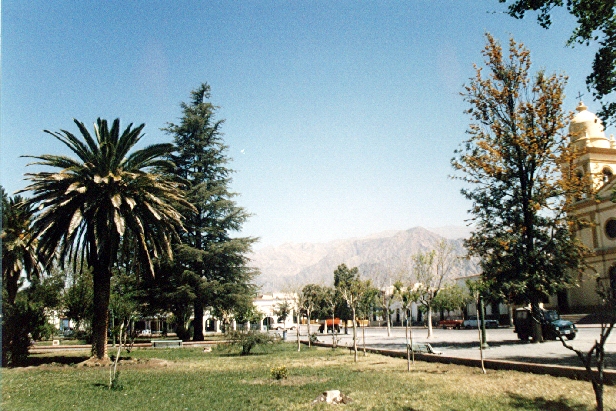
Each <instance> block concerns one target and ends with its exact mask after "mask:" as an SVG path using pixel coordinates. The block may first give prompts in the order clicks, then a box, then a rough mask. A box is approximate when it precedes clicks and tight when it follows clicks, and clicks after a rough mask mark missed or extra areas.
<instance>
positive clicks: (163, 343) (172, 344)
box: [152, 340, 182, 348]
mask: <svg viewBox="0 0 616 411" xmlns="http://www.w3.org/2000/svg"><path fill="white" fill-rule="evenodd" d="M152 347H154V348H180V347H182V340H152Z"/></svg>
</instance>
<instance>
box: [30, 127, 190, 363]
mask: <svg viewBox="0 0 616 411" xmlns="http://www.w3.org/2000/svg"><path fill="white" fill-rule="evenodd" d="M75 124H76V125H77V127H78V129H79V131H80V133H81V139H79V138H78V137H77V136H75V135H73V134H72V133H70V132H68V131H66V130H62V131H60V132H50V131H47V130H45V132H46V133H48V134H50V135H52V136H53V137H55V138H56V139H58V140H59V141H61V142H62V143H63V144H65V145H66V146H67V147H68V148H69V149H70V150H71V151H72V152H73V154H75V155H76V156H77V158H71V157H68V156H56V155H42V156H34V157H32V158H34V159H37V160H38V161H37V162H35V163H34V164H38V165H42V166H48V167H53V168H57V169H59V170H58V171H53V172H43V171H41V172H37V173H29V174H27V175H26V176H27V178H28V179H30V180H31V182H32V183H31V184H30V185H29V186H28V187H26V188H25V190H24V191H31V192H32V193H33V197H32V198H31V199H30V200H28V201H27V203H26V204H27V205H28V206H30V207H33V208H36V209H38V208H39V207H40V209H41V212H40V213H39V214H37V215H36V217H35V220H34V223H33V228H32V232H33V236H34V237H36V238H38V240H39V243H38V250H39V251H40V252H41V254H42V255H43V256H44V258H45V262H47V263H49V262H50V261H51V260H52V258H53V257H54V256H55V255H56V251H57V252H58V254H57V255H58V258H59V263H60V264H61V266H63V265H64V263H65V261H66V260H67V259H69V260H71V261H72V262H73V264H74V265H76V264H77V263H78V262H79V263H80V264H84V263H85V264H86V265H87V266H88V267H91V269H92V277H93V290H94V295H93V301H94V313H93V320H92V329H93V344H92V354H93V356H95V357H96V358H98V359H107V358H108V356H107V325H108V309H109V298H110V292H111V276H112V269H113V267H114V265H115V263H116V261H117V258H118V250H119V248H120V244H121V242H122V239H123V238H124V236H125V235H126V234H127V233H132V234H133V235H134V239H135V241H134V242H132V244H131V246H133V247H134V248H135V253H136V255H137V256H138V262H139V268H140V270H141V271H142V272H144V273H149V274H150V275H154V267H153V264H152V259H151V257H152V256H159V255H170V254H171V248H170V242H171V239H172V238H173V237H174V236H176V235H177V234H176V233H177V231H176V230H177V229H178V228H179V227H181V215H180V213H178V211H177V210H176V208H175V207H176V206H177V205H178V204H180V205H182V206H184V207H187V208H190V207H191V206H190V204H188V203H186V202H185V200H184V199H183V196H182V194H181V193H180V191H179V189H178V185H177V184H176V183H174V182H172V181H171V180H170V179H169V178H167V175H168V173H167V172H166V171H165V170H169V167H170V165H171V164H170V163H169V162H168V161H166V160H165V159H163V156H165V155H167V154H168V153H169V152H170V150H171V146H170V145H169V144H156V145H151V146H148V147H145V148H143V149H140V150H136V151H133V152H132V153H131V152H130V150H131V149H133V148H134V147H135V145H136V144H137V143H138V142H139V141H140V140H141V138H142V136H143V135H142V134H141V131H142V130H143V127H144V126H145V125H144V124H142V125H140V126H138V127H137V128H134V129H133V128H132V124H131V125H129V126H128V127H127V128H126V129H125V130H124V131H123V132H122V131H121V130H120V120H119V119H116V120H114V122H113V124H112V125H111V128H109V126H108V124H107V121H106V120H101V119H98V120H97V121H96V124H95V125H94V137H93V136H92V135H91V134H90V132H89V131H88V130H87V129H86V127H85V125H84V124H83V123H81V122H79V121H77V120H75Z"/></svg>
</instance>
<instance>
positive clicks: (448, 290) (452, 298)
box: [434, 284, 473, 312]
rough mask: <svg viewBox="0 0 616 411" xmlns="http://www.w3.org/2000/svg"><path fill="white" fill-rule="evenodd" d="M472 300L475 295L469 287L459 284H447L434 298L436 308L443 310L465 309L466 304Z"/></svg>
mask: <svg viewBox="0 0 616 411" xmlns="http://www.w3.org/2000/svg"><path fill="white" fill-rule="evenodd" d="M472 300H473V297H472V296H471V295H470V294H469V292H468V290H467V289H465V288H463V287H460V286H459V285H457V284H445V286H444V287H443V289H442V290H441V292H440V293H438V294H437V296H436V298H435V299H434V309H435V310H437V311H441V312H443V311H447V312H450V311H455V310H462V311H464V308H465V307H466V304H468V303H469V302H471V301H472Z"/></svg>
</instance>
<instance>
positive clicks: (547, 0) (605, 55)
mask: <svg viewBox="0 0 616 411" xmlns="http://www.w3.org/2000/svg"><path fill="white" fill-rule="evenodd" d="M499 1H500V2H501V3H510V4H509V14H510V15H511V16H513V17H515V18H518V19H521V18H523V17H524V15H525V14H526V12H527V11H538V12H539V15H538V16H537V20H538V22H539V24H540V25H541V26H542V27H543V28H546V29H547V28H549V27H550V26H551V25H552V16H551V14H552V11H553V10H554V8H556V7H562V6H564V5H566V7H567V11H568V12H569V13H571V15H573V16H574V17H575V18H576V19H577V27H576V28H575V29H574V30H573V33H572V34H571V37H570V38H569V40H568V41H567V45H569V46H573V45H574V44H575V43H580V44H584V43H586V44H587V45H589V44H590V43H591V42H598V43H599V48H598V50H597V53H596V54H595V59H594V61H593V64H592V73H590V74H589V75H588V77H586V85H587V87H588V89H589V90H591V91H592V93H593V96H594V97H595V98H596V99H598V100H599V101H601V102H602V109H601V111H600V112H599V113H598V115H599V116H600V117H601V118H602V119H603V121H604V123H605V124H608V123H614V122H615V121H616V102H613V101H611V102H610V101H607V98H609V97H610V96H613V93H614V91H616V20H615V19H614V16H615V13H616V1H614V0H566V1H565V0H513V1H508V0H499Z"/></svg>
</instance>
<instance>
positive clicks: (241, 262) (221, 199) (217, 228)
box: [164, 83, 256, 341]
mask: <svg viewBox="0 0 616 411" xmlns="http://www.w3.org/2000/svg"><path fill="white" fill-rule="evenodd" d="M190 96H191V99H190V102H189V103H182V104H181V108H182V114H183V116H182V118H181V119H180V122H179V124H173V123H170V124H168V126H167V127H166V128H165V129H164V131H166V132H167V133H168V134H171V135H172V136H173V138H174V145H175V152H174V154H173V155H172V156H171V157H170V158H171V159H172V160H173V162H174V163H175V164H176V169H175V171H174V173H175V174H176V175H177V176H178V177H180V178H181V179H182V180H183V181H184V182H185V184H186V187H187V194H186V195H187V199H188V201H189V202H190V203H191V204H192V206H193V207H192V208H191V209H190V210H187V211H186V212H185V213H184V216H185V217H186V222H185V227H186V232H185V233H183V234H182V243H181V244H180V245H178V247H177V248H178V253H177V256H176V260H177V264H178V266H179V267H181V268H179V269H178V271H179V272H182V273H183V274H182V276H183V277H185V276H186V275H187V274H189V275H192V276H194V277H196V278H199V279H200V280H199V281H196V279H193V280H192V281H190V284H192V286H193V289H192V293H193V294H194V299H193V307H194V322H193V324H194V332H193V340H195V341H200V340H203V316H204V311H205V308H206V307H208V306H212V304H213V303H214V300H213V298H212V295H213V294H212V292H211V291H212V289H214V288H216V287H218V286H219V285H220V284H224V283H229V284H249V283H250V281H251V280H252V278H253V277H254V275H255V270H254V269H251V268H250V267H248V265H247V264H248V261H249V260H248V258H247V257H246V255H247V253H248V252H249V251H250V249H251V246H252V244H253V243H254V242H255V241H256V239H254V238H248V237H233V236H232V233H233V232H237V231H239V230H240V229H241V227H242V224H243V223H244V222H245V221H246V219H247V218H248V217H249V215H248V213H246V211H245V210H244V209H243V208H241V207H238V206H237V205H236V203H235V201H234V200H233V197H234V196H235V194H234V193H232V192H230V191H229V185H230V182H231V178H230V175H231V174H232V170H231V169H229V168H228V166H227V163H228V162H229V159H228V157H227V155H226V150H227V146H226V145H225V144H224V142H223V139H222V133H221V131H220V128H221V126H222V124H223V123H224V120H217V119H216V110H217V107H216V106H214V105H213V104H212V103H210V102H209V101H207V99H209V98H210V86H209V85H208V84H206V83H204V84H201V85H200V86H199V87H198V88H197V89H195V90H193V91H192V92H191V93H190ZM244 289H245V290H246V292H247V293H249V294H251V293H252V291H251V290H252V289H251V287H245V288H244Z"/></svg>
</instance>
